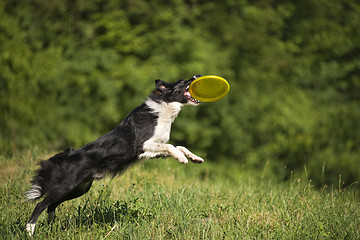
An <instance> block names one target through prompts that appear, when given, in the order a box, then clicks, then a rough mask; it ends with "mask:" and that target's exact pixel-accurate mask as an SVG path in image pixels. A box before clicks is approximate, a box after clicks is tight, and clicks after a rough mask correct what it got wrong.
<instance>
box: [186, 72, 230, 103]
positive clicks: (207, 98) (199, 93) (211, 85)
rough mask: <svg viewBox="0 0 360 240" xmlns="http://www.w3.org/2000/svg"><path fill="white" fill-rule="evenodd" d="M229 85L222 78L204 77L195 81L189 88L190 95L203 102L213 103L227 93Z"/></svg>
mask: <svg viewBox="0 0 360 240" xmlns="http://www.w3.org/2000/svg"><path fill="white" fill-rule="evenodd" d="M229 90H230V85H229V83H228V82H227V81H226V80H225V79H224V78H222V77H219V76H215V75H206V76H202V77H199V78H197V79H195V80H194V81H193V82H192V83H191V84H190V88H189V92H190V95H191V96H192V97H193V98H195V99H197V100H199V101H203V102H214V101H217V100H219V99H221V98H223V97H225V95H226V94H227V93H228V92H229Z"/></svg>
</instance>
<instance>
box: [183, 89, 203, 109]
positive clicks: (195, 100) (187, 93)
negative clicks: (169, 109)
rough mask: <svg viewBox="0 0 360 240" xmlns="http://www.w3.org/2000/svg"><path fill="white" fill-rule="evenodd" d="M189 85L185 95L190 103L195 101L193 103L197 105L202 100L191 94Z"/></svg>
mask: <svg viewBox="0 0 360 240" xmlns="http://www.w3.org/2000/svg"><path fill="white" fill-rule="evenodd" d="M189 87H190V86H187V88H186V90H185V92H184V96H185V97H186V98H187V99H188V100H189V101H190V103H193V104H195V105H197V104H199V103H200V101H199V100H197V99H195V98H193V97H192V96H191V94H190V92H189Z"/></svg>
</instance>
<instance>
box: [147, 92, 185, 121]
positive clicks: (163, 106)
mask: <svg viewBox="0 0 360 240" xmlns="http://www.w3.org/2000/svg"><path fill="white" fill-rule="evenodd" d="M145 104H146V105H147V106H148V107H149V108H150V109H151V110H152V111H153V112H154V113H156V114H157V115H158V116H159V120H160V119H161V121H166V122H171V123H172V122H173V121H174V120H175V118H176V117H177V116H178V115H179V112H180V110H181V107H182V106H183V105H184V104H182V103H179V102H169V103H167V102H155V101H154V100H152V99H150V98H148V99H147V100H146V101H145Z"/></svg>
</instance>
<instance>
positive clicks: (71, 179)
mask: <svg viewBox="0 0 360 240" xmlns="http://www.w3.org/2000/svg"><path fill="white" fill-rule="evenodd" d="M198 77H200V75H196V76H194V77H192V78H191V79H189V80H179V81H177V82H175V83H168V82H165V81H162V80H156V81H155V85H156V88H155V89H154V90H153V91H152V93H151V94H150V95H149V96H148V98H147V99H146V101H145V102H144V103H143V104H141V105H140V106H138V107H137V108H135V109H134V110H133V111H132V112H131V113H130V114H129V115H128V116H127V117H126V118H125V119H124V120H123V121H122V122H121V123H120V124H119V125H118V126H117V127H116V128H115V129H114V130H112V131H111V132H109V133H107V134H105V135H104V136H102V137H100V138H98V139H97V140H95V141H93V142H91V143H89V144H87V145H85V146H83V147H82V148H80V149H72V148H69V149H67V150H65V151H63V152H61V153H58V154H56V155H55V156H53V157H51V158H49V159H48V160H46V161H42V162H40V169H39V170H38V171H37V175H36V176H35V177H34V179H33V180H32V181H31V184H32V186H31V189H30V190H29V191H27V192H26V196H27V199H29V200H35V199H38V198H40V197H42V196H43V195H45V198H44V199H43V200H42V201H41V202H40V203H38V204H37V205H36V207H35V209H34V211H33V213H32V215H31V217H30V220H29V222H28V224H27V225H26V230H27V231H28V233H29V235H30V236H32V235H33V234H34V231H35V226H36V222H37V220H38V217H39V216H40V214H41V213H42V212H43V211H44V210H45V209H46V208H47V212H48V221H49V222H51V221H52V219H53V218H54V217H55V208H56V207H57V206H58V205H59V204H61V203H62V202H64V201H67V200H71V199H74V198H77V197H80V196H81V195H83V194H84V193H86V192H88V191H89V189H90V187H91V184H92V182H93V181H94V180H99V179H101V178H103V177H104V176H106V175H111V176H113V177H114V176H115V175H117V174H121V173H123V172H124V171H125V170H126V169H127V168H129V167H130V166H131V165H133V164H134V163H136V162H137V161H138V160H139V159H144V158H157V157H168V156H170V157H173V158H175V159H176V160H178V161H179V162H181V163H188V159H189V160H191V161H192V162H194V163H202V162H203V161H204V160H203V159H202V158H201V157H198V156H196V155H195V154H193V153H192V152H190V151H189V150H188V149H186V148H185V147H182V146H173V145H171V144H167V142H168V141H169V138H170V130H171V124H172V122H173V121H174V120H175V118H176V117H177V115H178V114H179V112H180V110H181V107H182V106H183V105H193V106H196V105H198V104H199V101H198V100H196V99H194V98H192V97H191V96H190V93H189V85H190V83H191V82H192V81H193V80H195V79H196V78H198Z"/></svg>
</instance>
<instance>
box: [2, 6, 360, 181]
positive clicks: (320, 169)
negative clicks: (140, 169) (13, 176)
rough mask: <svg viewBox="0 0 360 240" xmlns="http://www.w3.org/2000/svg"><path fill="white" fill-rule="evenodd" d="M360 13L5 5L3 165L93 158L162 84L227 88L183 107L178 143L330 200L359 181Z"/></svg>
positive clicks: (354, 9) (348, 9) (351, 9)
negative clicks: (84, 151)
mask: <svg viewBox="0 0 360 240" xmlns="http://www.w3.org/2000/svg"><path fill="white" fill-rule="evenodd" d="M359 43H360V4H359V2H358V1H357V0H343V1H337V0H302V1H295V0H274V1H265V0H253V1H249V0H248V1H246V0H224V1H216V0H187V1H181V0H167V1H163V0H152V1H146V0H109V1H102V0H53V1H42V0H26V1H23V0H11V1H7V0H2V1H0V130H1V132H0V151H1V155H6V156H8V155H14V154H16V153H17V152H20V151H22V150H24V149H29V148H30V149H34V148H40V149H44V150H45V149H47V150H51V151H52V150H54V151H57V150H61V149H63V148H65V147H69V146H71V147H74V148H78V147H81V146H82V145H83V144H86V143H88V142H90V141H92V140H94V139H96V138H98V137H99V136H101V135H103V134H104V133H106V132H108V131H110V130H111V129H113V128H114V127H115V126H116V125H117V124H118V123H119V122H120V121H121V120H122V119H123V118H124V117H125V116H126V115H127V114H128V113H129V112H130V111H131V110H132V109H133V108H134V107H135V106H137V105H139V104H140V103H142V101H143V100H145V98H146V96H147V95H148V94H149V92H150V91H151V90H152V89H153V87H154V80H155V79H157V78H160V79H163V80H167V81H175V80H178V79H182V78H183V79H187V78H190V77H191V76H193V75H195V74H201V75H207V74H215V75H219V76H222V77H224V78H226V79H227V80H228V81H229V83H230V86H231V89H230V92H229V94H228V95H227V96H226V97H225V98H224V99H222V100H220V101H218V102H214V103H202V104H201V105H200V106H199V107H197V108H192V107H185V108H184V109H183V111H182V113H181V114H180V117H179V118H178V119H177V120H176V122H175V124H174V126H173V132H172V136H171V137H172V142H175V143H176V144H184V145H186V146H189V147H190V148H191V149H192V150H193V151H194V152H196V153H199V155H203V156H204V157H205V159H206V160H209V161H218V162H219V164H221V161H224V160H230V161H236V162H237V163H238V166H239V168H244V169H255V170H257V171H259V172H261V173H262V174H266V175H267V176H269V177H272V178H277V179H279V180H286V179H288V178H289V177H290V176H292V174H293V172H294V173H295V174H296V173H301V172H303V169H304V166H305V167H306V173H307V174H308V176H309V178H311V179H312V180H313V182H314V183H315V184H316V185H318V186H322V185H324V184H335V183H337V181H338V180H339V175H340V174H341V179H342V181H344V183H345V184H348V185H349V184H352V183H354V182H356V181H358V180H360V167H359V160H360V149H359V147H358V146H359V143H360V125H359V119H360V105H359V103H360V44H359Z"/></svg>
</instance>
